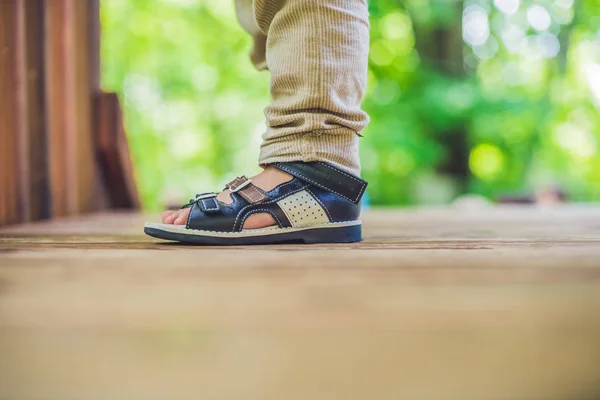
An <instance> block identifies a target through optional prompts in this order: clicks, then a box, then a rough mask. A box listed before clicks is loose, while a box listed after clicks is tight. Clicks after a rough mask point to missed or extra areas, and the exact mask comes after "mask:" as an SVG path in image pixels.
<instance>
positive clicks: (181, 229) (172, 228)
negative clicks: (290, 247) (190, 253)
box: [144, 220, 362, 238]
mask: <svg viewBox="0 0 600 400" xmlns="http://www.w3.org/2000/svg"><path fill="white" fill-rule="evenodd" d="M356 225H362V221H360V220H356V221H346V222H328V223H326V224H318V225H308V226H302V227H297V228H280V227H278V226H274V227H269V228H261V229H245V230H242V231H241V232H217V231H202V230H198V229H188V228H186V227H185V225H171V224H162V223H159V222H146V224H145V225H144V228H152V229H157V230H161V231H164V232H170V233H178V234H181V235H189V236H204V237H217V238H242V237H258V236H268V235H274V234H278V233H291V232H300V231H305V230H309V229H332V228H343V227H347V226H356Z"/></svg>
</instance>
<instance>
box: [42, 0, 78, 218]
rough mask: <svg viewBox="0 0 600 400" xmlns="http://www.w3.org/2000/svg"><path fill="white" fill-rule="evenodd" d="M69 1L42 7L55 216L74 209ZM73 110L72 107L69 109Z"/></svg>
mask: <svg viewBox="0 0 600 400" xmlns="http://www.w3.org/2000/svg"><path fill="white" fill-rule="evenodd" d="M69 1H70V0H51V1H46V2H45V3H44V6H45V10H44V16H45V24H44V27H45V29H44V37H45V46H44V50H45V55H46V57H45V71H44V72H45V76H44V78H45V82H46V110H47V113H46V118H47V129H48V138H49V141H48V161H49V173H50V180H49V182H50V194H51V197H52V215H53V216H55V217H60V216H65V215H69V214H73V213H75V211H76V204H77V197H76V196H77V192H76V191H75V190H69V188H74V187H76V171H77V165H76V162H75V157H76V154H75V152H74V150H75V147H74V142H73V135H74V130H73V123H72V118H69V108H68V107H69V104H72V100H70V97H69V90H68V83H67V81H68V80H69V79H72V74H73V70H72V68H70V67H69V62H68V58H69V56H68V52H69V49H70V46H72V44H71V43H70V41H69V32H70V30H69V24H70V23H71V19H70V17H69ZM71 111H72V109H71Z"/></svg>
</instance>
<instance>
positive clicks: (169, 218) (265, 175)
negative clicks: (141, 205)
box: [162, 166, 292, 229]
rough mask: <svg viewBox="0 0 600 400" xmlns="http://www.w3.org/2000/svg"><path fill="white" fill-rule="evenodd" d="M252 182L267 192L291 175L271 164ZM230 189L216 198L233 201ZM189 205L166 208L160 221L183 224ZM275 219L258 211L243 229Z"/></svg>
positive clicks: (269, 222)
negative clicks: (172, 209)
mask: <svg viewBox="0 0 600 400" xmlns="http://www.w3.org/2000/svg"><path fill="white" fill-rule="evenodd" d="M250 179H251V180H252V183H253V184H254V185H256V186H258V187H259V188H261V189H262V190H264V191H266V192H268V191H270V190H272V189H274V188H275V187H276V186H278V185H281V184H282V183H285V182H288V181H290V180H291V179H292V176H291V175H289V174H287V173H285V172H283V171H281V170H279V169H277V168H274V167H271V166H268V167H266V168H265V169H264V171H262V172H261V173H259V174H258V175H255V176H253V177H252V178H250ZM230 193H231V191H230V190H229V189H226V190H224V191H222V192H221V193H219V195H218V196H217V200H219V201H221V202H223V203H225V204H230V203H232V202H233V199H232V198H231V196H230ZM190 211H191V207H187V208H183V209H181V210H177V211H171V210H167V211H165V212H163V213H162V222H163V223H164V224H174V225H185V224H186V222H187V218H188V215H189V214H190ZM275 224H276V223H275V220H274V219H273V217H272V216H271V214H268V213H259V214H252V215H251V216H249V217H248V219H246V222H244V227H243V229H257V228H265V227H267V226H272V225H275Z"/></svg>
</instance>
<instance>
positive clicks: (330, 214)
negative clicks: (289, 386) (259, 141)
mask: <svg viewBox="0 0 600 400" xmlns="http://www.w3.org/2000/svg"><path fill="white" fill-rule="evenodd" d="M271 165H272V166H274V167H275V168H278V169H280V170H282V171H285V172H287V173H288V174H290V175H292V176H293V179H292V180H290V181H288V182H286V183H283V184H281V185H279V186H277V187H276V188H274V189H273V190H271V191H268V192H265V191H263V190H262V189H260V188H259V187H257V186H255V185H254V184H252V181H251V180H250V179H247V178H246V177H241V178H236V179H235V180H233V181H232V182H231V183H229V184H228V185H226V188H228V189H229V190H230V191H231V197H232V199H233V203H230V204H226V203H223V202H221V201H219V200H217V193H204V194H200V195H197V196H196V198H195V199H192V200H190V202H189V203H188V204H186V205H184V206H183V207H182V208H186V207H191V211H190V215H189V217H188V220H187V223H186V224H185V225H171V224H161V223H153V222H147V223H146V225H145V228H144V232H145V233H146V234H147V235H150V236H153V237H156V238H159V239H166V240H174V241H178V242H184V243H193V244H203V245H249V244H275V243H349V242H359V241H360V240H361V239H362V232H361V222H360V221H359V219H358V217H359V214H360V199H361V197H362V195H363V193H364V192H365V188H366V187H367V182H365V181H364V180H362V179H360V178H359V177H356V176H353V175H350V174H348V173H346V172H344V171H342V170H340V169H338V168H335V167H333V166H331V165H329V164H326V163H323V162H290V163H274V164H271ZM255 213H268V214H271V216H272V217H273V219H274V220H275V221H276V223H277V225H274V226H270V227H267V228H260V229H243V226H244V222H245V221H246V218H248V217H249V216H250V215H252V214H255Z"/></svg>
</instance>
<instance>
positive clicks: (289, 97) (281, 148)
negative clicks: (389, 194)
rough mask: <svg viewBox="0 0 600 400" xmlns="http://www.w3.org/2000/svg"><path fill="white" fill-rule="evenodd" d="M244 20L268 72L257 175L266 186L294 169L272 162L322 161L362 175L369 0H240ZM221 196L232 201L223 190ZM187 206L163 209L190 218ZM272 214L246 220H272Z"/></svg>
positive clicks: (166, 218)
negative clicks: (362, 105) (267, 100)
mask: <svg viewBox="0 0 600 400" xmlns="http://www.w3.org/2000/svg"><path fill="white" fill-rule="evenodd" d="M236 9H237V12H238V19H239V21H240V23H241V25H242V26H243V27H244V28H245V29H246V30H247V31H248V32H249V33H250V34H251V36H252V37H253V39H254V47H253V49H252V51H251V53H250V56H251V59H252V62H253V63H254V65H255V66H256V67H257V68H258V69H269V71H270V73H271V88H270V89H271V97H272V103H271V105H269V106H268V107H267V108H266V110H265V116H266V118H267V125H268V128H267V131H266V132H265V134H264V136H263V138H264V141H263V144H262V146H261V155H260V160H259V162H260V163H261V165H264V166H266V168H265V171H263V172H262V173H261V174H259V175H257V176H255V177H253V178H252V180H253V181H254V183H255V184H257V186H258V187H260V188H261V189H263V190H271V189H272V188H274V187H275V186H277V185H279V184H281V183H283V182H286V181H288V180H290V179H291V178H292V177H291V176H290V175H288V174H286V173H285V172H282V171H281V170H279V169H277V168H273V167H270V166H269V165H268V164H271V163H275V162H291V161H305V162H309V161H324V162H327V163H329V164H331V165H334V166H336V167H338V168H340V169H343V170H345V171H347V172H349V173H351V174H353V175H359V172H360V166H359V165H360V164H359V159H358V134H357V133H358V132H359V131H360V130H362V129H363V128H364V127H365V126H366V124H367V123H368V116H367V115H366V113H365V112H364V111H362V110H361V108H360V103H361V100H362V98H363V95H364V91H365V82H366V72H367V54H368V40H369V36H368V35H369V26H368V11H367V4H366V0H351V1H349V0H290V1H286V0H254V1H252V0H237V1H236ZM218 199H219V200H220V201H222V202H224V203H228V202H230V201H231V199H230V195H229V192H228V191H227V190H226V191H224V192H222V193H221V194H219V196H218ZM188 214H189V209H183V210H180V211H179V212H165V213H164V214H163V222H165V223H168V224H173V223H174V224H185V223H186V220H187V217H188ZM274 224H275V221H274V220H273V218H272V217H271V216H270V215H269V214H255V215H252V216H250V218H248V219H247V220H246V223H245V224H244V228H249V229H252V228H261V227H265V226H270V225H274Z"/></svg>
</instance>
